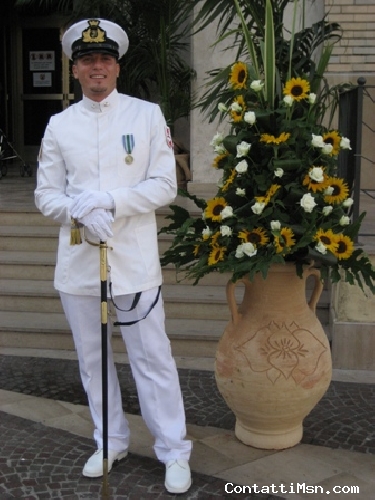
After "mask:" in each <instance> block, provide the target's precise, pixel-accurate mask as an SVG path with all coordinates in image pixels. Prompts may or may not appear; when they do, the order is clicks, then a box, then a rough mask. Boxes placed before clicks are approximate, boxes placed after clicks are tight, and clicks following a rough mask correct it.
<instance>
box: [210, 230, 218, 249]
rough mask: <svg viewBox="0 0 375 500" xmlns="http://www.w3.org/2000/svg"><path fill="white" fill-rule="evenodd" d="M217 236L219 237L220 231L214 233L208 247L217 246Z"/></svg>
mask: <svg viewBox="0 0 375 500" xmlns="http://www.w3.org/2000/svg"><path fill="white" fill-rule="evenodd" d="M219 236H220V231H216V233H215V234H213V235H212V237H211V241H210V245H211V246H212V247H216V246H217V240H218V239H219Z"/></svg>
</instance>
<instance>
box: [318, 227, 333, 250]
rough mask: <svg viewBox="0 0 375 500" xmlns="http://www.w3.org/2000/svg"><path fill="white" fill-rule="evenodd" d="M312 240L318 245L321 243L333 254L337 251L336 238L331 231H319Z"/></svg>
mask: <svg viewBox="0 0 375 500" xmlns="http://www.w3.org/2000/svg"><path fill="white" fill-rule="evenodd" d="M314 240H315V241H316V242H317V243H319V242H321V243H323V245H324V246H325V247H326V248H327V250H329V251H330V252H332V253H334V252H335V251H336V249H337V242H336V240H337V238H336V235H335V234H334V233H333V231H332V230H331V229H328V231H323V229H321V228H320V229H319V230H318V231H317V232H316V233H315V235H314Z"/></svg>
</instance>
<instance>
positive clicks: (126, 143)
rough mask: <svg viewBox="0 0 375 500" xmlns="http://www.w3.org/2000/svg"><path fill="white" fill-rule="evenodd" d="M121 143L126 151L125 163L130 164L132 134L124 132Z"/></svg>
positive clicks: (131, 160)
mask: <svg viewBox="0 0 375 500" xmlns="http://www.w3.org/2000/svg"><path fill="white" fill-rule="evenodd" d="M122 145H123V148H124V150H125V152H126V156H125V163H126V164H127V165H131V164H132V163H133V161H134V158H133V156H132V151H133V149H134V146H135V139H134V135H133V134H125V135H123V136H122Z"/></svg>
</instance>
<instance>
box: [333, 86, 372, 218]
mask: <svg viewBox="0 0 375 500" xmlns="http://www.w3.org/2000/svg"><path fill="white" fill-rule="evenodd" d="M357 83H358V86H356V87H354V88H352V89H350V90H347V91H345V92H342V93H341V95H340V100H339V130H340V131H341V132H342V134H343V135H344V136H345V137H348V138H349V139H350V145H351V148H352V149H351V150H349V152H348V154H345V155H340V156H339V161H338V175H339V176H340V177H343V178H345V179H346V181H347V183H348V185H349V188H350V191H351V196H352V198H353V200H354V203H353V205H352V211H351V216H352V218H353V220H356V219H357V218H358V216H359V210H360V207H359V205H360V194H361V167H362V160H365V161H366V162H370V163H371V164H372V165H375V159H374V158H372V159H371V158H370V157H369V156H371V155H372V156H374V152H375V148H373V147H370V148H366V150H364V148H363V131H364V128H367V129H368V130H369V131H370V133H372V134H375V130H374V128H373V127H371V126H370V125H369V124H368V123H366V122H365V121H364V109H365V106H367V105H369V106H372V105H374V104H375V99H374V97H373V96H372V95H371V92H370V89H375V85H366V79H365V78H363V77H361V78H358V80H357ZM366 114H367V113H366ZM370 116H372V117H374V116H375V106H374V107H372V108H371V113H370ZM372 125H373V126H375V120H374V121H373V123H372ZM370 142H371V145H372V144H373V143H374V142H375V136H374V141H370ZM367 149H369V151H368V152H367Z"/></svg>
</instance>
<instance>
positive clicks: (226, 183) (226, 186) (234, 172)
mask: <svg viewBox="0 0 375 500" xmlns="http://www.w3.org/2000/svg"><path fill="white" fill-rule="evenodd" d="M236 174H237V172H236V169H235V168H233V169H232V172H231V173H230V175H229V176H228V178H227V180H226V181H225V182H224V184H223V187H222V188H221V190H222V191H226V190H227V189H228V187H229V186H230V185H231V184H232V183H233V181H234V179H235V177H236Z"/></svg>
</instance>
